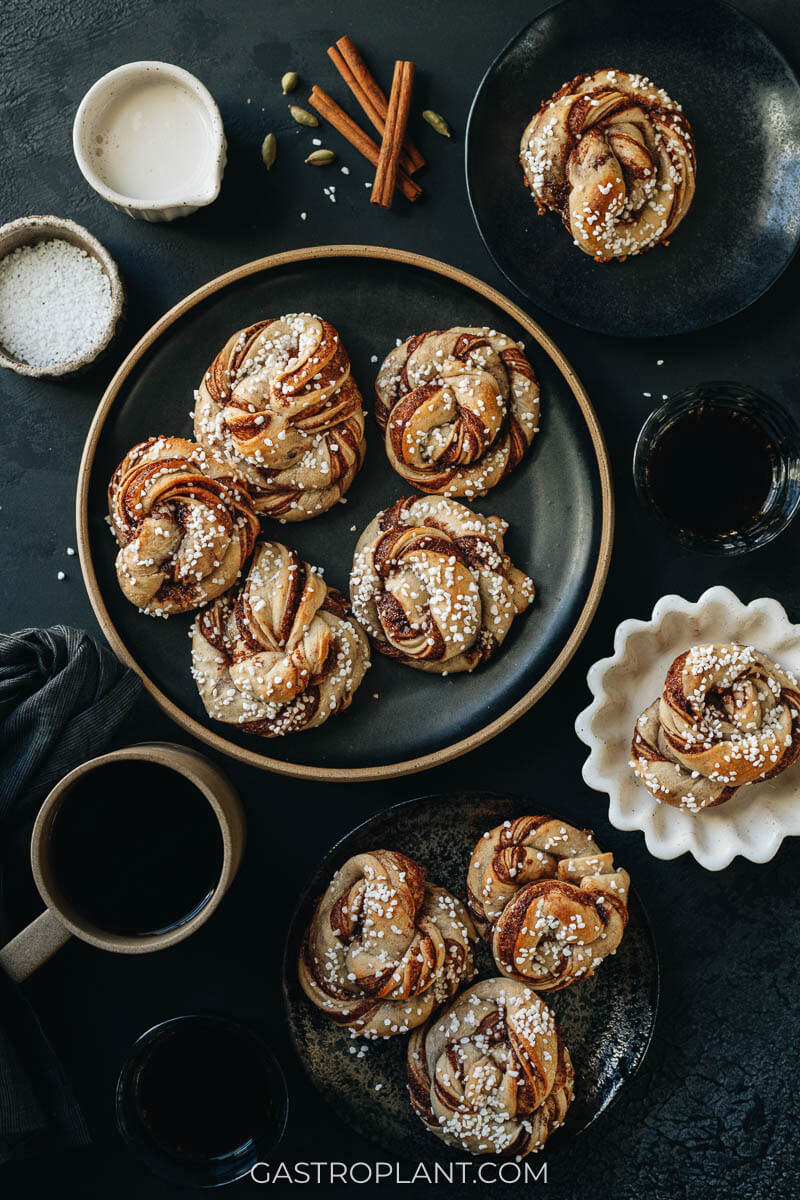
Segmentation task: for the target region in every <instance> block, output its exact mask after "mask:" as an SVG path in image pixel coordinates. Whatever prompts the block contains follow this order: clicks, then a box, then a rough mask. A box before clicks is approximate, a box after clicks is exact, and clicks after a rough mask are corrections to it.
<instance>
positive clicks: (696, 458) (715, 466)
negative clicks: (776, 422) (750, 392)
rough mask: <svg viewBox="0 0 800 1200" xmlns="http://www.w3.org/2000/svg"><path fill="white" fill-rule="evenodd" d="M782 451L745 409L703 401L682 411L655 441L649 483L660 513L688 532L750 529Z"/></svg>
mask: <svg viewBox="0 0 800 1200" xmlns="http://www.w3.org/2000/svg"><path fill="white" fill-rule="evenodd" d="M777 462H778V456H777V454H776V451H775V448H774V447H773V446H772V444H771V442H770V440H769V438H768V437H767V435H766V433H765V432H764V430H763V429H762V428H761V427H760V426H759V425H758V424H757V423H756V422H755V421H754V420H753V419H752V417H749V416H747V415H746V414H745V413H743V412H737V411H735V410H734V409H730V408H721V407H720V408H706V407H700V408H697V409H695V410H694V411H693V412H688V413H684V415H683V416H680V417H678V418H677V419H676V420H675V421H674V422H673V423H672V424H671V425H669V426H668V427H667V429H665V431H664V432H663V433H662V434H661V436H660V437H659V439H658V441H657V442H656V444H655V446H654V447H653V451H652V455H651V458H650V464H649V467H648V478H647V483H648V487H649V490H650V495H651V498H652V500H653V503H654V504H655V505H656V507H657V508H658V509H660V511H661V513H662V514H663V515H664V516H665V517H666V518H667V520H669V521H671V522H672V523H673V524H675V525H677V526H678V528H679V529H683V530H686V532H687V533H693V534H699V535H700V536H706V537H714V536H721V535H724V534H727V533H736V532H740V531H743V530H746V529H747V528H748V527H749V526H751V525H752V524H753V523H754V522H755V521H756V520H757V519H758V518H759V516H760V515H761V514H762V512H763V511H764V507H765V505H766V503H767V500H768V499H769V495H770V492H771V490H772V485H773V479H774V472H775V467H776V465H777Z"/></svg>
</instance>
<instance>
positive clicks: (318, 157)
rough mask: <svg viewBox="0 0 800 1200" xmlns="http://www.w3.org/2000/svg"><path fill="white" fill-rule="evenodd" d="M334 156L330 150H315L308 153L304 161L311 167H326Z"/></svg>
mask: <svg viewBox="0 0 800 1200" xmlns="http://www.w3.org/2000/svg"><path fill="white" fill-rule="evenodd" d="M335 158H336V155H335V154H334V153H333V151H332V150H315V151H314V152H313V154H309V156H308V158H307V159H306V162H307V163H309V164H310V165H311V166H312V167H328V166H330V164H331V163H332V162H333V161H334V160H335Z"/></svg>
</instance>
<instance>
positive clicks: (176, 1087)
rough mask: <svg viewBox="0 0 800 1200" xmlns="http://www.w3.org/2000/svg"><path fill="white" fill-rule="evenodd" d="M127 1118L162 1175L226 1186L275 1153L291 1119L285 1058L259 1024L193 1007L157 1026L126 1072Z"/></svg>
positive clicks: (136, 1146)
mask: <svg viewBox="0 0 800 1200" xmlns="http://www.w3.org/2000/svg"><path fill="white" fill-rule="evenodd" d="M116 1112H117V1125H118V1127H119V1130H120V1133H121V1134H122V1136H123V1138H124V1139H125V1141H126V1142H127V1143H128V1145H129V1146H130V1147H131V1148H132V1149H133V1150H134V1151H135V1152H136V1154H137V1155H138V1156H139V1158H141V1159H142V1160H143V1162H144V1163H145V1165H146V1166H147V1167H148V1168H149V1169H150V1170H151V1171H153V1172H154V1173H155V1174H156V1175H160V1176H161V1178H162V1179H167V1180H169V1181H170V1182H172V1183H176V1184H180V1185H181V1186H189V1187H221V1186H222V1185H223V1184H226V1183H233V1182H234V1181H235V1180H237V1179H241V1178H242V1177H243V1176H245V1175H247V1174H248V1173H249V1172H250V1171H251V1170H252V1168H253V1167H254V1166H255V1165H256V1164H257V1163H260V1162H266V1161H268V1159H269V1156H270V1154H271V1153H272V1151H273V1150H274V1149H275V1147H276V1146H277V1144H278V1142H279V1141H280V1139H281V1137H282V1136H283V1131H284V1128H285V1126H286V1118H287V1113H288V1099H287V1092H286V1083H285V1081H284V1077H283V1072H282V1071H281V1068H280V1066H279V1065H278V1062H277V1059H276V1058H275V1057H274V1055H273V1054H272V1052H271V1051H270V1050H269V1048H268V1047H267V1045H266V1044H265V1043H264V1042H263V1041H262V1040H261V1038H260V1037H259V1036H258V1035H257V1034H256V1033H255V1032H254V1031H253V1030H251V1029H249V1028H247V1027H246V1026H244V1025H241V1024H239V1023H238V1022H237V1021H233V1020H231V1019H230V1018H228V1017H224V1016H216V1015H203V1014H193V1015H190V1016H182V1017H175V1018H173V1019H172V1020H169V1021H164V1022H163V1023H162V1024H160V1025H156V1026H154V1027H153V1028H152V1029H149V1030H148V1031H147V1033H145V1034H143V1035H142V1036H141V1037H140V1038H139V1040H138V1041H137V1042H136V1044H135V1046H134V1048H133V1051H132V1053H131V1055H130V1057H129V1058H128V1060H127V1062H126V1063H125V1065H124V1066H123V1068H122V1071H121V1072H120V1076H119V1080H118V1082H117V1094H116Z"/></svg>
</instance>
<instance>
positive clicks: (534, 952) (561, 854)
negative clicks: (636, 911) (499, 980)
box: [467, 816, 630, 992]
mask: <svg viewBox="0 0 800 1200" xmlns="http://www.w3.org/2000/svg"><path fill="white" fill-rule="evenodd" d="M629 886H630V879H629V877H628V874H627V872H626V871H623V870H620V869H615V867H614V858H613V855H611V854H603V853H602V852H601V851H600V849H599V848H598V846H597V845H596V844H595V842H594V840H593V838H592V836H591V834H590V833H589V832H588V830H585V829H575V828H574V826H572V825H568V824H567V823H566V822H565V821H559V820H557V819H556V818H555V817H548V816H541V817H518V818H517V820H516V821H505V822H504V823H503V824H502V825H498V826H497V828H496V829H492V830H490V831H489V832H488V833H485V834H484V835H483V837H482V838H481V839H480V841H479V842H478V844H477V846H476V847H475V849H474V850H473V852H472V857H471V858H470V864H469V870H468V872H467V907H468V909H469V912H470V915H471V916H472V919H473V921H474V922H475V928H476V929H477V930H478V933H479V934H480V935H481V937H483V938H484V939H486V940H487V941H489V942H490V943H491V948H492V954H493V955H494V960H495V962H496V964H497V968H498V970H499V971H501V972H502V973H503V975H507V976H508V977H509V978H512V979H518V980H521V981H522V982H523V983H527V984H529V985H530V987H532V988H535V989H536V990H537V991H540V992H554V991H558V990H560V989H561V988H565V987H569V986H570V984H573V983H575V982H577V980H579V979H588V978H589V977H590V976H591V975H593V974H594V972H595V970H596V969H597V967H598V966H599V965H600V963H601V962H602V961H603V959H604V958H606V957H608V955H610V954H614V953H615V951H616V949H617V947H618V946H619V944H620V942H621V941H622V935H623V933H624V932H625V926H626V924H627V921H628V889H629Z"/></svg>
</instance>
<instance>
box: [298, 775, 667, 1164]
mask: <svg viewBox="0 0 800 1200" xmlns="http://www.w3.org/2000/svg"><path fill="white" fill-rule="evenodd" d="M534 810H535V806H534V805H532V804H531V802H530V801H528V800H524V799H522V798H520V797H518V796H508V795H498V794H496V793H491V792H468V793H466V794H462V795H442V796H423V797H421V798H419V799H416V800H409V801H407V802H406V803H404V804H397V805H395V806H394V807H392V808H387V809H384V810H383V812H380V813H378V814H377V815H376V816H374V817H371V818H370V819H369V820H368V821H365V822H364V824H363V825H359V826H358V827H357V828H356V829H354V830H353V831H352V833H349V834H348V835H347V836H346V837H345V838H343V839H342V840H341V841H340V842H339V843H338V844H337V845H336V846H334V847H333V849H332V850H331V851H330V853H329V854H328V855H327V856H326V857H325V858H324V859H323V861H322V862H321V863H320V865H319V867H318V868H317V870H316V871H315V873H314V877H313V879H312V880H311V882H310V884H309V887H308V890H307V892H306V894H305V896H304V898H303V900H302V901H301V903H300V906H299V908H298V910H297V912H296V913H295V916H294V920H293V921H292V925H291V928H290V930H289V937H288V940H287V944H286V956H285V960H284V972H283V995H284V1002H285V1005H286V1013H287V1017H288V1022H289V1029H290V1031H291V1035H292V1039H293V1041H294V1044H295V1048H296V1050H297V1053H298V1054H299V1055H300V1058H301V1060H302V1062H303V1065H304V1066H305V1068H306V1070H307V1071H308V1073H309V1075H310V1076H311V1078H312V1080H313V1082H314V1083H315V1084H316V1086H317V1088H318V1089H319V1091H320V1092H321V1093H322V1095H323V1096H324V1097H325V1099H326V1100H327V1101H328V1102H329V1103H330V1104H332V1105H333V1106H334V1107H335V1108H336V1111H337V1112H338V1113H339V1115H340V1116H341V1117H343V1118H344V1119H345V1120H346V1121H348V1122H349V1124H350V1125H352V1126H353V1128H355V1129H356V1130H357V1131H358V1132H359V1133H360V1134H362V1135H363V1136H364V1137H367V1138H370V1139H371V1140H372V1141H373V1142H375V1143H377V1144H378V1145H379V1146H381V1147H382V1148H383V1149H385V1150H388V1151H390V1152H392V1153H395V1154H398V1155H400V1156H402V1157H404V1158H406V1159H414V1158H419V1159H420V1160H424V1161H431V1160H434V1159H436V1160H437V1161H438V1160H441V1161H445V1160H447V1158H448V1157H449V1156H450V1151H449V1150H448V1149H447V1147H446V1146H444V1145H443V1144H442V1143H441V1142H439V1140H438V1138H435V1137H433V1136H432V1135H431V1134H430V1133H428V1132H427V1130H426V1129H425V1127H424V1126H423V1125H422V1124H421V1122H420V1121H419V1120H418V1118H417V1117H416V1116H415V1115H414V1113H413V1112H412V1110H411V1106H410V1104H409V1101H408V1094H407V1092H406V1073H405V1055H406V1042H407V1038H405V1037H395V1038H391V1039H390V1040H388V1041H385V1042H384V1041H380V1042H364V1041H362V1040H360V1039H352V1038H351V1037H350V1035H349V1033H348V1032H347V1031H346V1030H343V1029H340V1028H338V1027H337V1026H336V1025H334V1024H333V1022H332V1021H329V1020H328V1019H327V1018H326V1017H325V1016H324V1015H323V1014H322V1013H320V1012H319V1011H318V1009H316V1008H315V1007H314V1006H313V1005H312V1004H310V1003H309V1001H308V1000H307V999H306V997H305V995H304V994H303V992H302V990H301V988H300V985H299V983H298V981H297V967H296V964H297V955H298V951H299V948H300V943H301V941H302V937H303V933H304V931H305V929H306V926H307V925H308V921H309V919H310V916H311V913H312V912H313V908H314V904H315V902H316V900H317V898H318V897H319V896H320V895H321V894H322V892H324V890H325V888H326V887H327V885H328V883H329V881H330V878H331V876H332V875H333V872H334V871H335V870H337V869H338V868H339V867H340V866H341V865H342V864H343V863H344V862H345V861H346V860H347V859H348V858H350V857H351V856H352V855H353V854H359V853H362V852H363V851H368V850H375V849H378V848H381V847H384V848H388V849H391V850H399V851H402V852H403V853H404V854H408V855H409V856H410V857H411V858H414V859H416V860H417V861H418V862H420V863H422V864H423V865H424V866H425V867H426V868H427V870H428V878H429V879H430V880H431V882H433V883H438V884H440V885H442V886H444V887H446V888H448V889H450V890H451V891H452V892H453V893H455V894H456V895H458V896H460V897H461V898H462V899H463V897H464V890H465V887H464V885H465V878H466V868H467V863H468V861H469V855H470V853H471V851H472V849H473V847H474V846H475V843H476V842H477V840H478V838H479V837H480V836H481V834H483V833H484V832H485V831H486V830H487V829H491V828H493V827H494V826H495V825H498V824H500V822H501V821H504V820H507V819H509V818H514V817H518V816H520V815H523V814H524V813H525V812H528V811H534ZM610 848H611V847H605V846H604V847H603V849H610ZM629 913H630V919H629V921H628V926H627V928H626V930H625V936H624V938H623V940H622V944H621V945H620V948H619V950H618V951H617V953H616V954H615V955H614V956H613V957H611V958H608V959H606V961H605V962H604V963H603V964H602V966H601V967H600V968H599V969H598V971H597V974H596V975H595V976H594V977H593V978H592V979H588V980H586V981H585V982H582V983H578V984H575V985H574V986H572V987H569V988H566V989H564V991H561V992H556V993H554V994H553V995H551V996H549V997H548V996H545V997H544V999H545V1000H546V1001H547V1003H548V1004H550V1005H551V1007H552V1008H553V1009H554V1011H555V1013H556V1016H557V1018H558V1022H559V1025H560V1027H561V1031H562V1033H563V1034H564V1038H565V1040H566V1043H567V1046H568V1047H569V1051H570V1054H571V1055H572V1061H573V1063H574V1066H575V1099H574V1101H573V1103H572V1105H571V1106H570V1110H569V1112H568V1114H567V1118H566V1121H565V1122H564V1126H563V1129H561V1130H559V1131H558V1132H557V1133H556V1134H555V1135H554V1138H558V1139H562V1138H566V1137H569V1136H571V1135H574V1134H577V1133H580V1132H582V1131H583V1130H584V1129H586V1128H587V1126H589V1125H591V1124H592V1122H593V1121H595V1120H596V1119H597V1117H599V1115H600V1113H602V1112H603V1111H604V1110H605V1109H606V1108H608V1106H609V1104H610V1103H611V1102H612V1100H613V1099H614V1097H615V1096H616V1094H617V1092H618V1091H619V1090H620V1088H621V1087H622V1086H623V1084H624V1083H625V1082H626V1080H628V1079H630V1077H631V1076H632V1075H633V1074H634V1072H635V1071H636V1070H637V1069H638V1067H639V1065H640V1064H641V1062H642V1059H643V1058H644V1056H645V1054H646V1052H647V1048H648V1046H649V1044H650V1039H651V1037H652V1034H653V1028H654V1026H655V1020H656V1011H657V1008H658V994H659V978H658V957H657V954H656V948H655V944H654V942H653V937H652V934H651V932H650V927H649V925H648V923H647V918H646V916H645V913H644V909H643V908H642V906H641V904H640V902H639V900H638V898H637V897H636V894H635V892H631V896H630V903H629ZM477 965H478V978H482V979H485V978H490V977H491V976H494V975H496V974H497V971H496V970H495V968H494V965H493V963H492V959H491V955H490V954H489V951H488V950H487V948H486V946H485V945H484V944H483V943H480V944H479V947H478V955H477ZM362 1045H366V1047H367V1050H366V1053H365V1054H364V1056H363V1058H358V1057H357V1056H356V1054H351V1053H350V1050H351V1047H353V1046H358V1047H360V1046H362ZM377 1085H380V1086H377ZM551 1140H552V1139H551ZM462 1157H463V1155H462Z"/></svg>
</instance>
